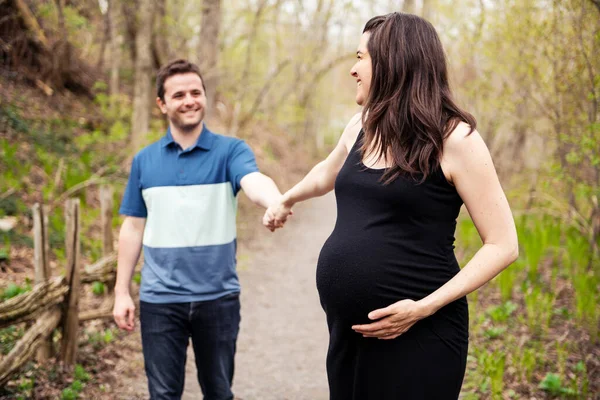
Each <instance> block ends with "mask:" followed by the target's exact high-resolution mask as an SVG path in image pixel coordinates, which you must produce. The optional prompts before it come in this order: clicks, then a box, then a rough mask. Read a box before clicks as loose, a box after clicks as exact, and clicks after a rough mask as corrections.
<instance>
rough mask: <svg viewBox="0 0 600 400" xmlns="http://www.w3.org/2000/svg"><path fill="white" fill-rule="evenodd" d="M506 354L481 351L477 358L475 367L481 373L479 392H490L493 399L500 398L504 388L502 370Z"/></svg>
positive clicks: (497, 351) (498, 351)
mask: <svg viewBox="0 0 600 400" xmlns="http://www.w3.org/2000/svg"><path fill="white" fill-rule="evenodd" d="M505 363H506V354H505V353H504V352H503V351H500V350H496V351H493V352H489V351H481V352H480V353H479V355H478V357H477V366H478V368H479V369H480V371H481V377H480V382H479V391H480V392H482V393H484V394H485V393H488V392H491V395H492V397H493V398H500V396H501V395H502V390H503V388H504V369H505Z"/></svg>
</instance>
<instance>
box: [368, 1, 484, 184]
mask: <svg viewBox="0 0 600 400" xmlns="http://www.w3.org/2000/svg"><path fill="white" fill-rule="evenodd" d="M363 32H369V33H370V35H371V36H370V38H369V41H368V44H367V49H368V51H369V54H370V57H371V62H372V67H373V72H372V78H371V88H370V90H369V95H368V98H367V101H366V103H365V106H364V109H363V114H362V118H363V130H364V132H365V136H364V140H363V143H362V147H361V154H362V156H363V158H364V157H365V155H368V154H371V153H372V154H374V155H375V156H376V159H377V160H380V159H382V158H383V160H385V161H386V163H387V162H389V161H390V160H388V158H389V157H391V158H392V160H391V161H392V167H391V168H388V169H386V171H385V173H384V175H383V177H382V181H383V182H384V183H385V184H388V183H390V182H393V181H394V180H395V179H396V178H398V177H399V176H409V177H412V178H415V179H418V180H419V181H420V182H423V181H424V180H425V179H426V178H427V177H428V176H429V175H430V174H431V173H432V172H434V171H435V170H436V168H438V167H439V165H440V160H441V156H442V149H443V143H444V139H446V138H447V137H448V136H449V135H450V133H452V131H453V130H454V129H455V128H456V126H457V125H458V124H459V123H460V122H461V121H463V122H465V123H467V124H468V125H470V127H471V132H473V130H474V129H475V127H476V121H475V118H474V117H473V116H472V115H471V114H469V113H467V112H466V111H463V110H462V109H460V108H459V107H458V106H457V105H456V104H455V103H454V101H453V99H452V93H451V91H450V85H449V82H448V69H447V66H446V56H445V53H444V49H443V47H442V43H441V41H440V38H439V37H438V35H437V32H436V31H435V28H434V27H433V25H431V24H430V23H429V22H427V21H426V20H424V19H423V18H420V17H418V16H416V15H411V14H403V13H397V12H396V13H392V14H387V15H384V16H378V17H374V18H372V19H371V20H369V22H367V24H366V25H365V28H364V30H363Z"/></svg>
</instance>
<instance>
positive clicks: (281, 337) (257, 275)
mask: <svg viewBox="0 0 600 400" xmlns="http://www.w3.org/2000/svg"><path fill="white" fill-rule="evenodd" d="M294 213H295V215H294V216H293V220H290V221H289V222H288V223H287V225H286V227H285V228H283V229H281V230H278V231H277V232H275V233H270V232H268V231H267V230H265V231H264V232H262V231H260V232H259V233H258V234H260V235H262V236H261V237H257V238H255V240H253V241H252V242H253V244H252V245H251V246H250V247H247V246H245V245H244V243H241V244H240V249H239V251H238V272H239V277H240V281H241V284H242V324H241V331H240V335H239V339H238V350H237V356H236V371H235V378H234V387H233V389H234V392H235V394H236V396H237V397H238V398H241V399H243V400H325V399H327V398H328V390H327V377H326V374H325V354H326V352H327V340H328V335H327V326H326V322H325V314H324V313H323V310H322V309H321V305H320V304H319V298H318V294H317V289H316V286H315V267H316V264H317V257H318V255H319V251H320V250H321V246H322V245H323V242H325V240H326V239H327V237H328V236H329V234H330V233H331V231H332V229H333V225H334V223H335V199H334V197H333V195H329V196H326V197H324V198H319V199H314V200H311V201H308V202H306V203H304V204H301V205H299V206H298V207H296V208H295V209H294ZM126 340H127V341H128V343H129V346H128V348H129V349H130V350H128V354H127V355H126V356H124V357H123V360H124V361H125V360H126V361H127V364H126V365H123V366H121V365H118V366H117V368H116V369H117V371H119V373H120V374H121V375H120V376H121V377H122V379H119V381H120V382H119V384H118V385H117V387H118V389H117V392H118V393H120V396H118V398H119V399H128V400H131V399H134V398H135V399H143V398H145V399H147V398H148V392H147V389H146V385H147V383H146V377H145V375H144V371H143V358H142V355H141V345H140V343H139V328H138V329H136V333H135V334H132V335H129V336H128V337H127V338H126ZM189 349H190V351H188V362H187V370H186V384H185V391H184V394H183V400H200V399H202V393H201V391H200V388H199V387H198V381H197V380H196V367H195V364H194V358H193V357H194V354H193V351H191V346H190V348H189Z"/></svg>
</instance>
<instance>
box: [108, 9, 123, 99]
mask: <svg viewBox="0 0 600 400" xmlns="http://www.w3.org/2000/svg"><path fill="white" fill-rule="evenodd" d="M117 2H118V0H110V2H109V3H108V29H109V38H110V39H109V42H110V80H109V83H108V92H109V94H110V95H111V96H116V95H118V94H119V65H120V63H121V49H120V46H119V29H118V27H119V14H120V13H119V10H120V7H119V4H118V3H117ZM111 101H112V103H113V104H114V99H113V100H111Z"/></svg>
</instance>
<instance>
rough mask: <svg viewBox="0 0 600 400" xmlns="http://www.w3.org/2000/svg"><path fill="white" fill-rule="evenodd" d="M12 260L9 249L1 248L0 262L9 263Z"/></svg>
mask: <svg viewBox="0 0 600 400" xmlns="http://www.w3.org/2000/svg"><path fill="white" fill-rule="evenodd" d="M9 259H10V251H9V249H5V248H4V247H0V261H8V260H9Z"/></svg>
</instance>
